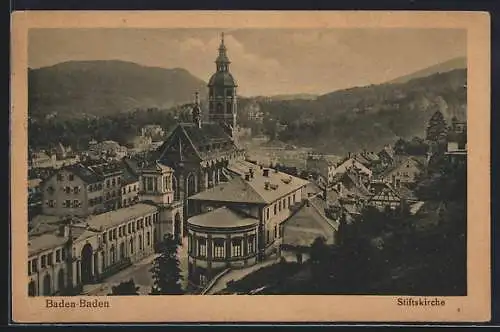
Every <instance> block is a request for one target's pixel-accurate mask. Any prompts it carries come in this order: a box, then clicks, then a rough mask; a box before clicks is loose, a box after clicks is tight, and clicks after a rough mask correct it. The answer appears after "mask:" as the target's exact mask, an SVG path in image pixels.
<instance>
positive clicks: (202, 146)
mask: <svg viewBox="0 0 500 332" xmlns="http://www.w3.org/2000/svg"><path fill="white" fill-rule="evenodd" d="M178 136H183V137H185V138H186V139H187V141H188V142H189V143H190V144H191V146H192V148H193V149H194V153H195V155H196V156H197V157H198V158H200V159H202V160H204V159H206V158H211V157H212V156H214V155H217V154H225V153H228V152H231V151H234V150H236V148H237V147H236V145H235V144H234V142H233V140H232V138H231V137H230V136H229V135H228V134H227V133H226V131H225V130H224V128H223V127H222V126H221V125H219V124H217V123H211V122H208V123H203V124H202V125H201V128H200V127H198V126H197V125H196V124H194V123H180V124H178V125H177V127H176V128H175V129H174V130H173V131H172V133H171V134H170V135H169V136H168V138H167V139H166V140H165V142H164V143H163V144H162V145H161V146H160V147H159V148H158V151H159V152H160V157H161V156H162V155H163V154H164V152H165V151H166V150H167V149H168V148H169V147H171V146H172V145H173V144H176V140H177V138H178ZM214 144H217V145H220V146H219V148H217V149H214V148H213V146H212V147H211V149H210V150H207V149H206V147H207V146H208V145H214Z"/></svg>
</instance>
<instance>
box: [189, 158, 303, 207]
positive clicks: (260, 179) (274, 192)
mask: <svg viewBox="0 0 500 332" xmlns="http://www.w3.org/2000/svg"><path fill="white" fill-rule="evenodd" d="M242 163H248V162H235V163H231V164H230V165H229V167H228V168H229V170H231V171H233V172H235V173H236V174H238V172H241V169H240V170H235V168H236V167H235V165H240V166H241V164H242ZM252 165H253V164H252ZM253 167H254V168H253V171H254V177H253V178H251V179H250V180H249V181H247V180H245V179H244V178H243V177H241V176H235V177H234V178H232V179H230V180H229V181H228V182H225V183H221V184H219V185H217V186H215V187H213V188H210V189H208V190H206V191H203V192H200V193H198V194H195V195H193V196H191V197H189V199H194V200H207V201H220V202H239V203H257V204H268V203H272V202H274V201H276V200H277V199H279V198H281V197H283V196H286V195H287V194H290V193H292V192H293V191H296V190H298V189H299V188H301V187H304V186H306V185H307V184H308V183H309V181H306V180H303V179H301V178H298V177H294V176H291V175H288V174H286V173H282V172H276V171H275V170H272V169H269V174H268V175H269V176H267V177H266V176H263V170H262V169H259V168H257V167H256V165H253ZM266 182H269V186H268V189H266Z"/></svg>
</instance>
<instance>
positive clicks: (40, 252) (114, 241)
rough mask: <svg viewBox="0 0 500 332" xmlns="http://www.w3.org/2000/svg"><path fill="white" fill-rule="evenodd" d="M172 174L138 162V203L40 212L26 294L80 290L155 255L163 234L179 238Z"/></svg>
mask: <svg viewBox="0 0 500 332" xmlns="http://www.w3.org/2000/svg"><path fill="white" fill-rule="evenodd" d="M172 173H173V171H172V170H171V169H170V168H168V167H165V166H161V165H158V164H151V163H145V164H142V165H141V168H140V176H139V185H140V188H139V200H140V202H139V203H137V204H133V205H131V206H127V207H123V208H119V209H116V210H112V211H108V212H104V213H100V214H93V215H87V216H85V215H83V214H82V216H81V217H75V216H67V215H66V216H67V217H57V216H56V217H54V216H46V215H45V216H43V215H42V216H38V218H37V221H36V224H35V225H31V231H30V234H29V245H28V248H29V257H28V294H29V295H31V296H38V295H46V296H49V295H70V294H78V293H81V292H82V291H84V288H85V285H89V284H92V283H95V282H98V281H100V280H102V279H104V278H106V277H108V276H110V275H112V274H114V273H116V272H118V271H120V270H121V269H123V268H125V267H128V266H130V265H131V264H133V263H134V262H137V261H139V260H141V259H143V258H144V257H146V256H149V255H151V254H153V252H154V248H155V244H156V243H157V242H158V241H161V240H162V239H163V238H164V236H165V235H166V234H173V235H174V236H175V237H177V238H178V239H180V238H181V237H182V236H183V234H182V229H183V226H182V223H183V219H182V215H183V212H182V203H181V202H178V201H175V200H174V194H173V191H172ZM70 174H72V173H68V175H70ZM67 181H70V180H69V179H68V180H67ZM72 181H75V179H73V180H72ZM80 185H81V186H83V183H80ZM101 192H102V188H101ZM101 195H102V194H101Z"/></svg>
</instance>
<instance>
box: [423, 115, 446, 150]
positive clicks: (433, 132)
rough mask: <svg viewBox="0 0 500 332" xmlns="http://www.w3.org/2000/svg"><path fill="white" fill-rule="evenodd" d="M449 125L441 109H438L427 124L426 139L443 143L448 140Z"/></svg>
mask: <svg viewBox="0 0 500 332" xmlns="http://www.w3.org/2000/svg"><path fill="white" fill-rule="evenodd" d="M447 131H448V126H447V125H446V121H445V119H444V116H443V113H441V111H436V112H435V113H434V114H433V115H432V117H431V118H430V119H429V122H428V124H427V132H426V139H427V140H428V141H432V142H436V143H443V142H444V141H445V140H446V135H447Z"/></svg>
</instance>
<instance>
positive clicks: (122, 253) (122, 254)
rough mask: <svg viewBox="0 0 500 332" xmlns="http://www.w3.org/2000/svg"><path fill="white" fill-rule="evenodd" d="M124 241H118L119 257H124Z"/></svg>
mask: <svg viewBox="0 0 500 332" xmlns="http://www.w3.org/2000/svg"><path fill="white" fill-rule="evenodd" d="M125 254H126V252H125V242H122V243H120V258H121V259H125Z"/></svg>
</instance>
